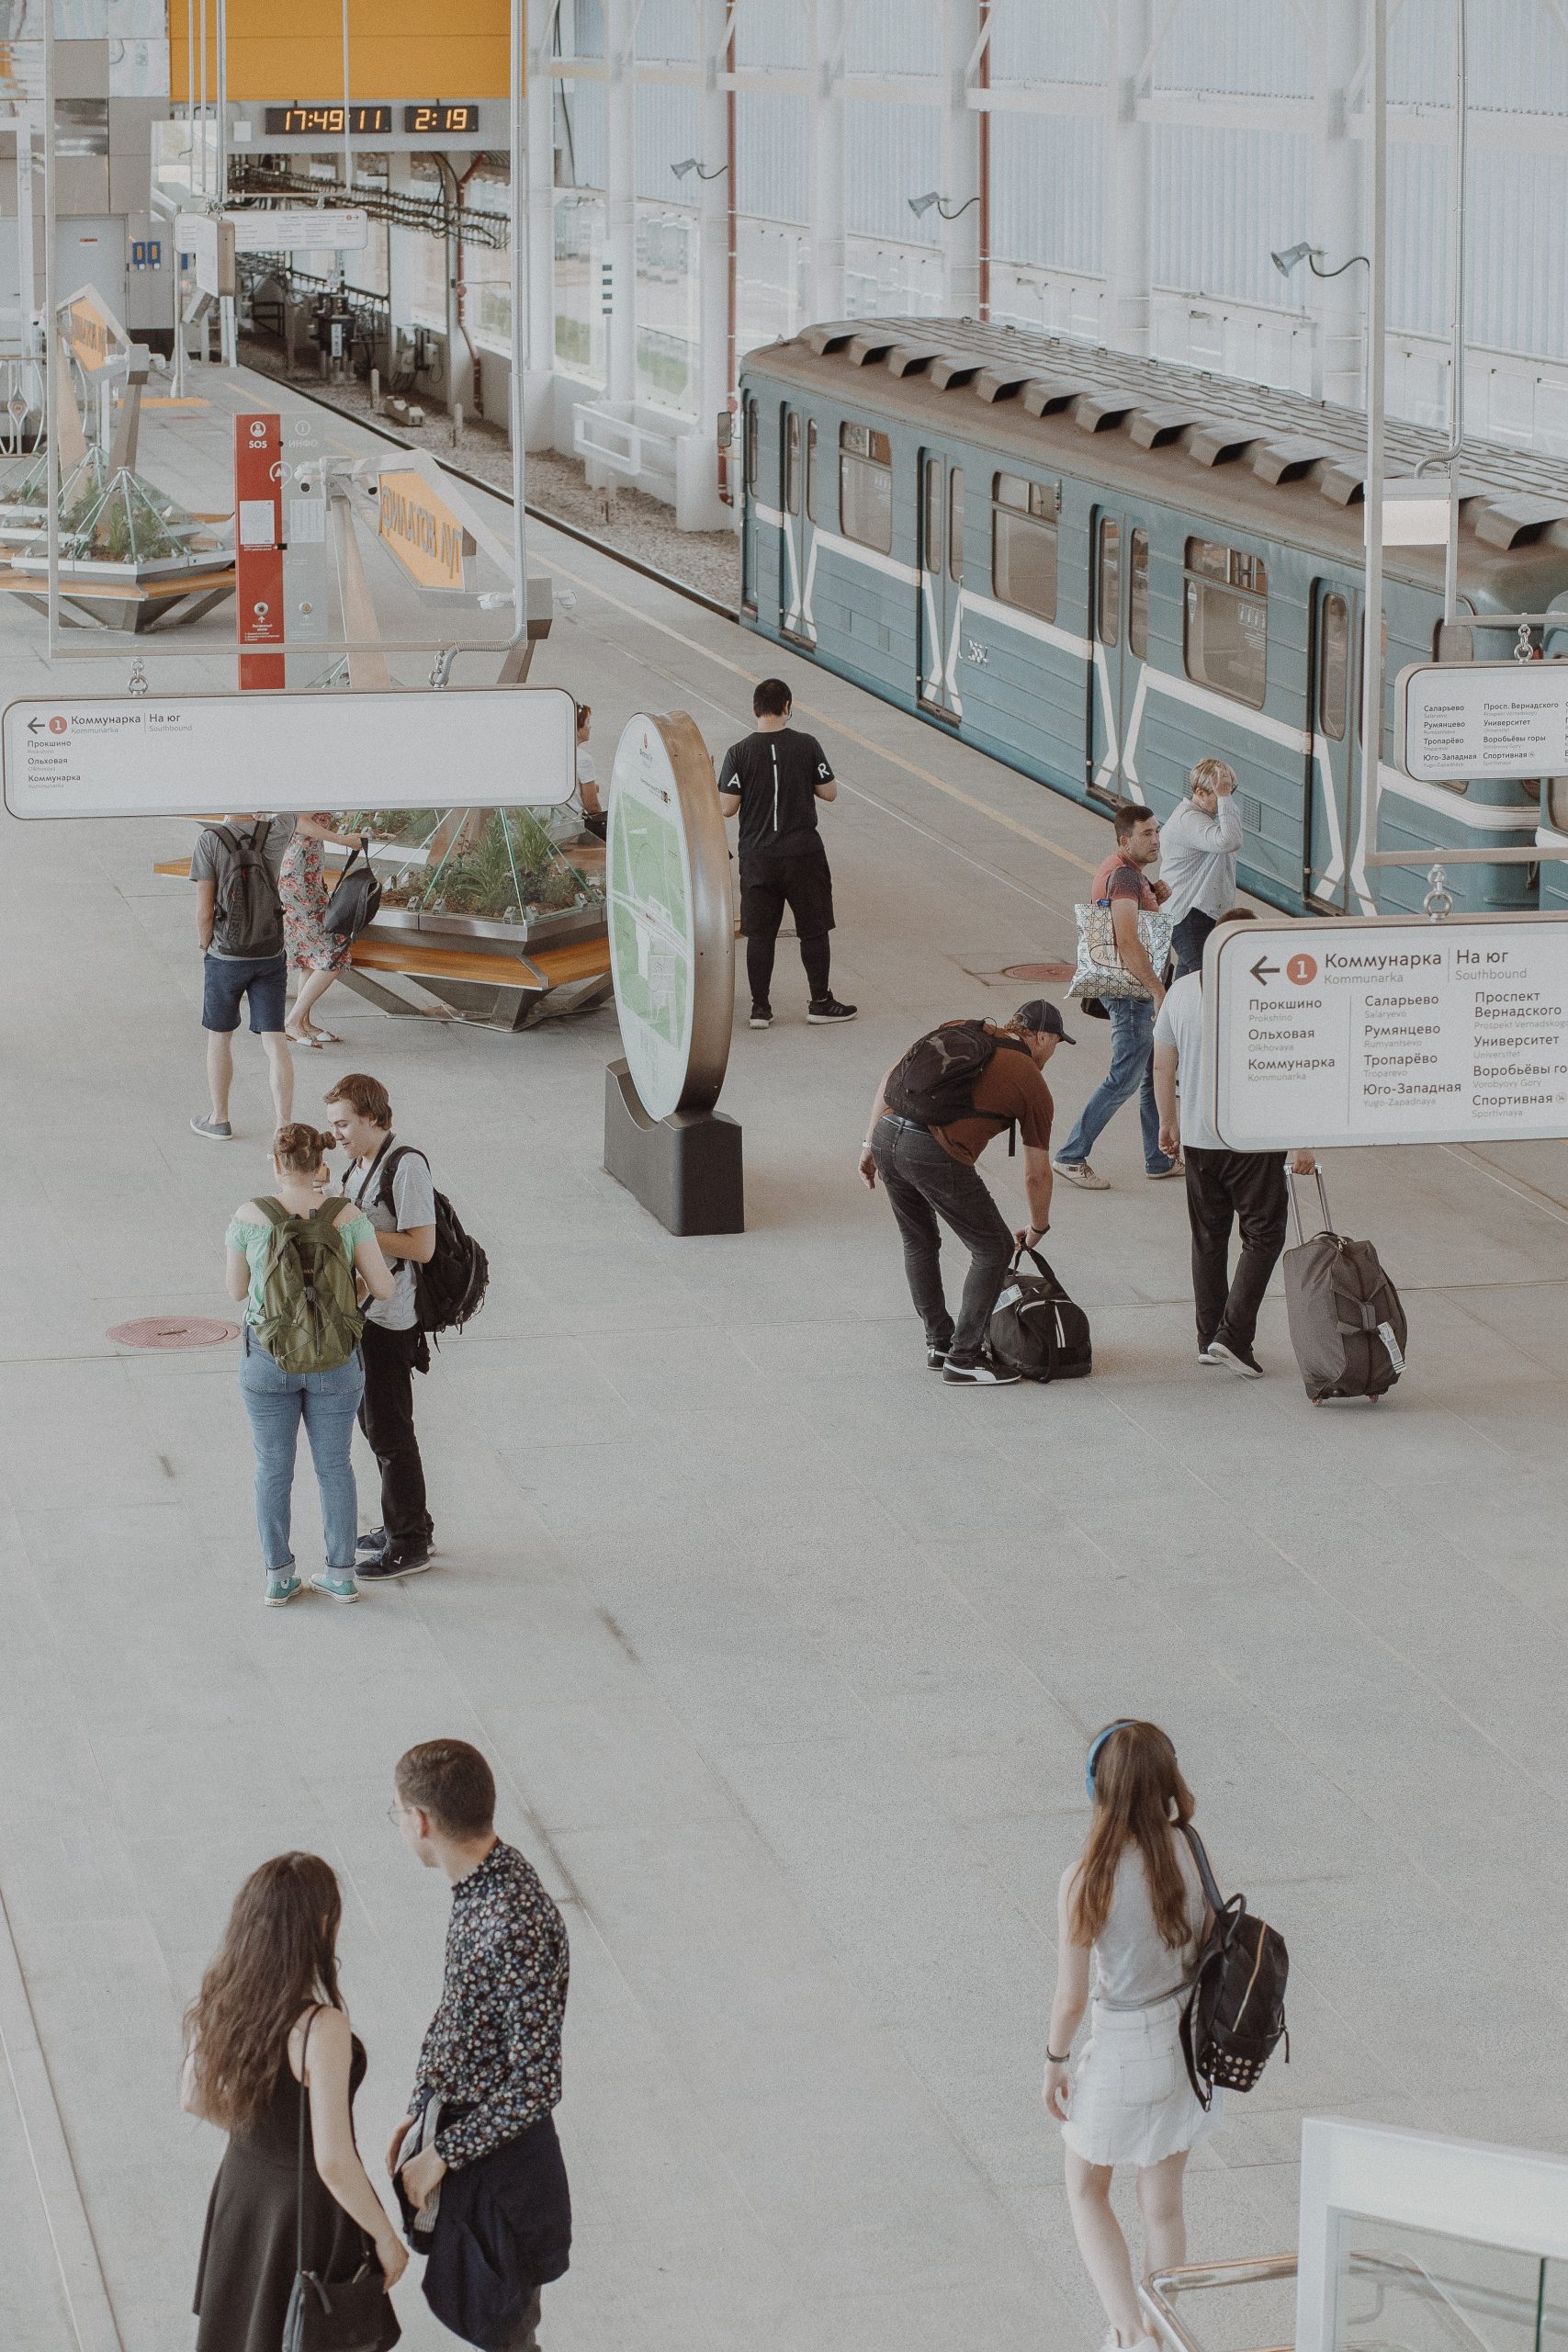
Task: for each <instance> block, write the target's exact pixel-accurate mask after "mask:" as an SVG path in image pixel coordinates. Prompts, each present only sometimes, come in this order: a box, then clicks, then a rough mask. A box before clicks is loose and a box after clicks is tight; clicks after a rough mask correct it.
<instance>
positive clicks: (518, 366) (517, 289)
mask: <svg viewBox="0 0 1568 2352" xmlns="http://www.w3.org/2000/svg"><path fill="white" fill-rule="evenodd" d="M526 4H527V0H512V5H511V56H510V66H511V78H510V82H509V85H508V86H509V89H510V92H511V99H512V107H511V116H510V120H509V128H510V130H511V133H512V162H511V174H510V184H509V186H508V188H507V198H508V201H509V203H510V206H511V210H512V224H511V240H510V243H509V244H508V247H507V255H506V257H507V261H508V263H509V264H510V266H511V271H512V369H511V374H510V377H509V379H508V389H509V390H510V393H511V401H510V416H509V423H510V426H511V437H512V566H513V571H512V579H513V606H512V609H513V616H514V618H515V621H516V628H515V631H514V641H515V640H517V639H521V640H522V641H523V642H524V643H526V641H527V634H528V523H527V515H526V512H525V506H524V498H525V487H526V474H527V457H526V446H527V435H526V433H525V429H524V407H525V402H524V392H525V378H526V371H527V332H526V326H525V320H526V315H527V314H526V312H525V309H524V302H525V288H526V278H525V267H524V264H525V252H524V243H525V237H526V234H527V207H528V131H529V121H528V115H527V111H526V109H527V104H528V86H527V85H528V74H527V62H526V60H527V50H526V31H525V7H526Z"/></svg>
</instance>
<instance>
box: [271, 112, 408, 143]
mask: <svg viewBox="0 0 1568 2352" xmlns="http://www.w3.org/2000/svg"><path fill="white" fill-rule="evenodd" d="M265 117H266V130H267V134H268V136H269V137H271V138H274V139H309V138H310V136H311V135H312V134H313V133H315V132H320V133H321V136H322V137H323V138H327V139H341V138H342V137H343V135H344V129H345V128H346V129H347V130H350V131H351V132H357V133H363V132H366V131H383V132H384V131H389V130H390V129H391V127H392V109H391V107H355V106H350V107H345V106H342V105H339V106H321V107H266V108H265Z"/></svg>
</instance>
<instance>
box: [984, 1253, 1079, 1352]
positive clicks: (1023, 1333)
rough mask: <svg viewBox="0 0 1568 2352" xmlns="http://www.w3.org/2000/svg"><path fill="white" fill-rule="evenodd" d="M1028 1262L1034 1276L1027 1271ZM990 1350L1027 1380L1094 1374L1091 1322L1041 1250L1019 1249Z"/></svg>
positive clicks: (994, 1316) (995, 1312)
mask: <svg viewBox="0 0 1568 2352" xmlns="http://www.w3.org/2000/svg"><path fill="white" fill-rule="evenodd" d="M1025 1258H1032V1260H1033V1261H1034V1272H1032V1274H1026V1273H1024V1272H1023V1271H1022V1266H1023V1261H1024V1259H1025ZM990 1350H991V1354H992V1355H993V1356H994V1357H995V1359H996V1361H997V1362H998V1363H1000V1364H1005V1365H1006V1366H1007V1367H1008V1369H1009V1371H1010V1372H1018V1373H1021V1374H1022V1375H1023V1377H1024V1379H1025V1380H1082V1379H1084V1378H1085V1377H1086V1376H1087V1375H1088V1374H1089V1373H1091V1372H1092V1371H1093V1370H1094V1349H1093V1347H1092V1345H1091V1343H1090V1340H1089V1317H1088V1316H1087V1315H1086V1314H1085V1313H1084V1311H1083V1308H1082V1307H1081V1306H1074V1304H1073V1302H1072V1300H1071V1299H1070V1298H1069V1297H1068V1296H1067V1294H1066V1291H1065V1290H1064V1289H1063V1288H1062V1285H1061V1283H1059V1282H1058V1281H1057V1280H1056V1277H1055V1274H1054V1273H1053V1272H1051V1269H1050V1267H1049V1266H1048V1265H1047V1264H1046V1263H1045V1261H1044V1259H1043V1257H1041V1255H1040V1253H1039V1251H1038V1250H1018V1251H1017V1252H1016V1253H1015V1254H1014V1257H1013V1261H1012V1265H1011V1268H1010V1271H1009V1273H1008V1278H1007V1280H1006V1282H1005V1283H1003V1284H1002V1288H1001V1295H1000V1296H999V1297H998V1300H997V1303H996V1306H994V1307H993V1308H992V1310H991V1329H990Z"/></svg>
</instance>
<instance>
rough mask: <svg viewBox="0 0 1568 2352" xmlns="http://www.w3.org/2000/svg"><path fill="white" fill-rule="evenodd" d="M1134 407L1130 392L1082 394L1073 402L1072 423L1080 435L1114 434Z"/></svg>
mask: <svg viewBox="0 0 1568 2352" xmlns="http://www.w3.org/2000/svg"><path fill="white" fill-rule="evenodd" d="M1134 405H1135V403H1134V400H1133V396H1132V394H1131V393H1130V392H1084V393H1082V394H1081V395H1080V396H1079V398H1078V399H1077V400H1076V401H1074V402H1073V423H1074V424H1076V425H1077V428H1078V431H1079V432H1080V433H1114V432H1115V431H1116V429H1117V427H1118V426H1119V425H1121V424H1124V423H1125V422H1126V420H1127V418H1128V417H1130V416H1131V415H1132V413H1133V410H1134Z"/></svg>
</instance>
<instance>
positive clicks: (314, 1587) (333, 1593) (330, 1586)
mask: <svg viewBox="0 0 1568 2352" xmlns="http://www.w3.org/2000/svg"><path fill="white" fill-rule="evenodd" d="M310 1589H311V1591H312V1592H324V1593H325V1594H326V1596H327V1599H328V1600H358V1598H359V1586H358V1583H357V1581H356V1579H355V1577H351V1576H348V1577H338V1576H333V1575H331V1574H330V1573H329V1574H328V1575H326V1576H324V1577H311V1578H310Z"/></svg>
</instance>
